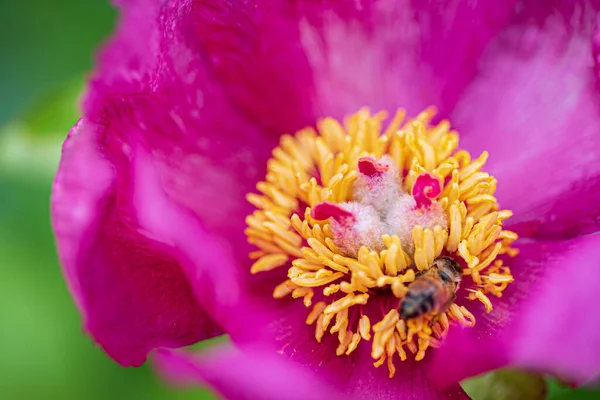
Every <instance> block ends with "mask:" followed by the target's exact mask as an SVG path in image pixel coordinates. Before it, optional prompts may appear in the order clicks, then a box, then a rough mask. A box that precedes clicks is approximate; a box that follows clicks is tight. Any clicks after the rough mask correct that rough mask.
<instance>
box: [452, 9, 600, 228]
mask: <svg viewBox="0 0 600 400" xmlns="http://www.w3.org/2000/svg"><path fill="white" fill-rule="evenodd" d="M557 3H560V4H558V5H557ZM589 3H590V2H583V1H582V2H572V1H555V2H547V3H546V2H544V3H543V4H542V3H541V2H540V4H538V5H537V7H534V8H533V11H531V10H529V9H528V8H527V7H526V8H525V11H523V12H524V13H525V12H526V11H531V12H530V13H529V14H533V15H529V14H527V15H524V16H522V17H521V19H519V20H518V23H516V24H515V25H514V26H512V27H510V28H509V29H508V30H506V31H505V32H503V33H502V34H501V35H500V36H499V37H498V38H497V39H496V40H495V41H494V42H493V43H492V44H491V45H490V49H489V51H488V52H487V53H486V55H485V56H484V57H483V59H482V62H481V65H480V69H481V72H480V74H479V76H478V78H477V79H475V80H474V81H473V83H472V84H471V86H470V87H469V88H468V89H467V90H466V92H465V95H464V96H463V98H462V100H461V101H460V103H459V104H458V105H457V107H456V110H455V112H454V115H453V116H452V117H451V121H452V123H453V125H454V126H455V127H456V128H457V129H458V131H459V132H461V147H462V148H465V149H467V150H469V151H470V152H471V154H473V155H474V156H477V155H478V154H479V153H480V152H481V151H483V150H487V151H488V152H489V161H488V163H487V165H486V167H485V168H486V171H487V172H489V173H490V174H491V175H493V176H494V177H495V178H497V179H498V190H497V192H496V196H497V198H498V200H499V202H500V204H501V205H502V207H503V208H508V209H511V210H512V211H513V212H514V216H513V217H512V218H511V219H509V220H508V221H507V228H508V229H512V230H516V231H517V232H518V233H520V234H521V236H536V237H542V238H566V237H575V236H577V235H581V234H585V233H590V232H595V231H597V230H598V218H599V217H600V163H598V157H599V156H600V150H599V149H600V111H599V110H600V109H599V108H598V106H599V103H598V101H599V100H600V97H599V96H598V95H599V91H598V86H597V85H596V80H597V78H598V77H597V75H596V74H595V72H594V65H595V60H594V57H593V51H592V50H593V46H592V32H593V28H594V24H595V22H596V21H595V15H596V12H595V10H594V7H592V6H591V5H590V4H589ZM582 4H587V5H586V6H583V5H582ZM559 6H560V7H559ZM596 7H597V5H596ZM557 9H558V10H561V11H562V14H561V13H556V12H555V10H557Z"/></svg>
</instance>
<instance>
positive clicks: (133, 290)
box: [52, 119, 221, 366]
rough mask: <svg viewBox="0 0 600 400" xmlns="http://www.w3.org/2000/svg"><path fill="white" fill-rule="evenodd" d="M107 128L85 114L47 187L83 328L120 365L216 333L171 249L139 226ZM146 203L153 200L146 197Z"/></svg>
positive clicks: (56, 232)
mask: <svg viewBox="0 0 600 400" xmlns="http://www.w3.org/2000/svg"><path fill="white" fill-rule="evenodd" d="M106 130H107V128H106V126H103V125H99V124H96V123H94V122H92V121H90V120H87V119H83V120H82V121H80V122H79V123H78V124H77V125H76V126H75V127H74V128H73V129H72V131H71V132H70V134H69V138H68V139H67V141H66V142H65V144H64V148H63V156H62V160H61V163H60V168H59V171H58V174H57V176H56V179H55V182H54V186H53V192H52V222H53V228H54V232H55V235H56V240H57V246H58V252H59V257H60V260H61V263H62V266H63V270H64V273H65V276H66V278H67V282H68V285H69V288H70V290H71V293H72V294H73V296H74V298H75V301H76V303H77V306H78V308H79V309H80V311H81V313H82V315H83V318H84V326H85V329H86V330H87V331H88V332H89V333H90V334H91V335H92V336H93V337H94V339H95V340H96V341H97V342H98V343H99V344H100V345H101V346H102V347H103V348H104V350H105V351H106V352H107V353H108V354H109V355H110V356H111V357H112V358H113V359H115V360H116V361H117V362H119V363H121V364H122V365H136V366H137V365H140V364H141V363H143V362H144V360H145V357H146V354H147V353H148V352H149V351H150V350H152V349H153V348H155V347H159V346H167V347H179V346H185V345H189V344H192V343H194V342H197V341H198V340H201V339H204V338H208V337H212V336H214V335H216V334H219V333H220V332H221V331H220V328H218V327H217V326H216V325H215V324H214V323H213V322H212V321H211V320H210V319H209V318H208V317H207V315H206V313H205V312H204V310H203V309H202V307H200V306H199V305H198V303H197V301H196V299H195V297H194V295H193V293H192V290H191V288H190V285H189V284H188V281H187V280H186V279H185V277H184V274H183V271H182V270H181V267H180V266H179V261H178V260H177V259H176V257H175V255H176V253H177V251H176V249H175V248H173V246H172V245H171V244H170V243H166V242H164V241H162V242H161V241H158V240H156V238H155V237H153V236H152V235H151V234H150V233H149V232H147V231H144V230H142V229H140V225H139V223H138V221H137V216H136V210H135V208H134V207H133V199H132V198H131V194H132V193H131V190H130V188H129V187H127V185H126V183H127V180H128V179H130V178H131V177H130V176H129V175H128V174H127V171H122V170H121V171H115V169H114V165H112V164H111V163H110V161H109V159H107V155H106V154H105V153H103V152H102V151H101V147H102V145H101V143H102V141H101V138H102V137H104V136H105V135H106V133H107V132H106ZM146 200H147V201H149V202H152V199H146Z"/></svg>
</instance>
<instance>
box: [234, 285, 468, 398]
mask: <svg viewBox="0 0 600 400" xmlns="http://www.w3.org/2000/svg"><path fill="white" fill-rule="evenodd" d="M263 297H264V302H265V303H263V308H261V309H258V308H254V309H253V308H252V307H251V308H241V312H239V313H238V314H236V321H237V322H238V324H239V325H238V326H235V327H234V329H230V330H228V333H230V335H231V339H232V340H233V341H234V342H235V343H237V344H238V345H240V346H241V347H242V348H246V347H249V348H252V347H254V346H264V347H265V348H267V349H268V351H271V352H277V353H280V354H283V355H285V356H287V357H289V358H290V359H291V360H293V361H295V363H296V364H298V365H301V366H302V367H304V368H306V369H307V370H309V371H312V372H314V373H315V374H317V375H318V376H319V377H321V378H322V379H324V380H325V381H326V382H328V383H330V384H331V385H333V386H334V387H335V388H336V389H337V390H339V391H340V392H342V393H344V394H346V395H349V396H352V397H356V398H358V399H363V398H368V399H395V398H402V399H414V400H417V399H468V398H469V397H468V396H467V395H466V394H465V393H464V392H463V390H462V389H461V388H460V387H459V386H458V385H457V384H456V382H455V385H453V386H451V389H449V390H438V389H436V388H434V387H433V386H432V385H431V384H430V381H429V379H428V378H427V377H426V375H425V370H424V369H423V368H422V365H423V364H422V363H417V362H399V360H398V359H397V360H396V362H395V365H396V368H397V371H396V375H395V376H394V378H393V379H390V378H389V376H388V369H387V367H386V365H385V364H384V365H383V366H381V367H380V368H375V367H374V366H373V362H374V361H373V359H372V357H371V354H370V352H371V346H370V343H366V342H363V343H360V344H359V347H358V349H357V350H356V351H355V352H354V353H352V354H350V355H349V356H345V355H344V356H341V357H340V356H337V355H336V354H335V350H336V347H337V345H338V344H339V342H338V339H337V335H330V334H325V336H324V338H323V340H322V342H321V343H318V342H317V340H316V339H315V336H314V335H315V327H314V325H307V324H306V323H305V319H306V316H307V314H308V310H307V309H306V307H304V305H303V304H302V303H301V302H299V301H295V300H293V299H282V300H278V301H277V302H274V301H273V300H271V299H269V297H270V292H266V293H264V294H263ZM255 298H256V297H255ZM246 299H248V300H249V302H250V303H252V300H251V297H246ZM267 302H270V305H271V306H272V307H271V308H270V309H268V308H267V306H265V304H269V303H267ZM230 326H231V325H230ZM249 337H251V339H249ZM265 351H267V350H265Z"/></svg>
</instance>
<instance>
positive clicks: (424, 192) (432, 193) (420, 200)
mask: <svg viewBox="0 0 600 400" xmlns="http://www.w3.org/2000/svg"><path fill="white" fill-rule="evenodd" d="M441 193H442V185H441V184H440V180H439V179H438V178H437V177H436V176H435V175H433V174H430V173H428V172H425V173H422V174H421V175H419V176H418V177H417V180H416V181H415V184H414V185H413V189H412V195H413V198H414V199H415V201H416V202H417V208H429V207H430V206H431V203H432V202H431V200H433V199H435V198H436V197H438V196H439V195H440V194H441Z"/></svg>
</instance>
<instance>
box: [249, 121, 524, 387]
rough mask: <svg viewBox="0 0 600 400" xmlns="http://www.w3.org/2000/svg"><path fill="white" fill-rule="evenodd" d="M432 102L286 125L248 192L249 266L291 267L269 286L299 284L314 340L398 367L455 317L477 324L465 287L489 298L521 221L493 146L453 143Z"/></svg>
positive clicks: (287, 289)
mask: <svg viewBox="0 0 600 400" xmlns="http://www.w3.org/2000/svg"><path fill="white" fill-rule="evenodd" d="M433 116H434V111H433V110H426V111H424V112H422V113H421V114H419V115H418V116H417V117H416V118H414V119H412V120H408V121H406V122H405V123H404V124H402V122H403V120H404V112H403V111H399V112H397V113H396V115H395V116H394V118H393V119H392V120H391V122H390V123H389V124H388V125H387V127H386V128H385V130H383V132H382V124H383V121H384V120H385V119H386V114H385V113H378V114H375V115H370V113H369V112H368V111H367V110H361V111H359V112H358V113H356V114H354V115H352V116H350V117H349V118H347V119H346V121H345V123H344V125H342V124H340V123H339V122H338V121H336V120H334V119H332V118H326V119H324V120H322V121H320V122H319V123H318V131H315V130H314V129H312V128H306V129H304V130H301V131H299V132H297V133H296V134H295V135H294V136H290V135H284V136H283V137H282V138H281V142H280V145H279V147H277V148H276V149H275V150H274V151H273V157H272V158H271V159H270V160H269V162H268V165H267V167H268V172H267V176H266V180H265V181H263V182H260V183H258V184H257V189H258V191H259V192H260V194H253V193H252V194H249V195H248V196H247V198H248V201H250V202H251V203H252V204H253V205H254V206H256V208H257V209H256V210H255V211H254V213H253V214H252V215H250V216H248V218H247V220H246V222H247V224H248V228H247V229H246V234H247V236H248V241H249V242H250V243H251V244H253V245H255V246H256V247H257V248H258V249H257V250H256V251H253V252H252V253H250V258H251V259H253V260H255V262H254V264H253V265H252V269H251V271H252V272H253V273H258V272H263V271H270V270H273V269H275V268H279V267H285V268H286V269H287V270H288V273H287V277H288V279H287V280H285V281H284V282H282V283H281V284H280V285H278V286H277V287H275V289H274V292H273V297H275V298H276V299H279V298H283V297H285V296H288V295H290V294H291V296H292V297H293V298H302V299H303V301H304V305H305V306H306V307H307V308H308V309H309V310H307V317H306V323H307V324H313V325H315V338H316V340H317V341H318V342H321V340H322V338H323V337H324V335H326V334H327V332H329V334H337V339H338V341H339V344H338V345H337V349H336V354H337V355H338V356H342V355H344V354H345V355H349V354H351V353H352V352H353V351H354V350H356V348H357V347H358V346H359V345H369V346H371V355H372V357H373V359H374V360H375V361H374V365H375V366H376V367H379V366H380V365H382V364H383V363H384V362H387V366H388V369H389V375H390V378H391V377H392V376H393V375H394V373H395V366H394V360H395V358H396V357H398V358H399V359H400V360H402V361H404V360H406V359H407V357H408V356H407V354H412V356H413V357H414V359H416V360H417V361H418V360H422V359H423V358H424V357H425V353H426V351H427V349H428V348H429V347H437V346H439V344H440V340H441V339H443V338H444V337H445V336H446V334H447V332H448V329H449V328H450V326H451V325H453V324H459V325H461V326H463V327H472V326H474V325H475V317H474V316H473V314H472V313H471V312H469V310H468V309H467V308H466V307H465V305H464V304H466V303H469V301H468V300H478V301H480V302H481V303H483V306H484V308H485V311H486V312H490V311H492V307H493V306H492V302H491V301H490V299H489V296H490V295H492V296H496V297H501V296H502V292H503V291H504V289H505V288H506V287H507V285H508V284H509V283H511V282H512V281H513V277H512V275H511V273H510V270H509V268H508V267H506V266H505V265H504V261H503V260H502V259H499V258H498V256H499V255H502V254H506V255H508V256H515V255H516V254H517V250H515V249H513V248H511V247H510V246H511V244H512V243H513V242H514V241H515V240H516V239H517V235H516V234H515V233H514V232H511V231H507V230H504V229H502V223H503V221H504V220H505V219H507V218H509V217H510V216H511V215H512V213H511V212H510V211H508V210H500V209H499V206H498V203H497V201H496V198H495V197H494V192H495V190H496V183H497V181H496V180H495V179H494V178H493V177H491V176H490V175H489V174H487V173H485V172H482V171H481V168H482V167H483V166H484V164H485V162H486V159H487V153H486V152H484V153H483V154H481V156H480V157H479V158H477V159H475V160H472V159H471V156H470V155H469V153H468V152H466V151H464V150H458V151H457V147H458V134H457V133H456V132H454V131H451V130H450V126H449V124H448V122H446V121H443V122H441V123H439V124H438V125H435V126H433V125H431V119H432V118H433ZM459 286H460V288H461V289H460V292H459ZM457 293H458V295H459V296H458V297H457ZM463 293H464V295H463ZM371 321H375V322H376V323H374V324H373V325H372V324H371Z"/></svg>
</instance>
